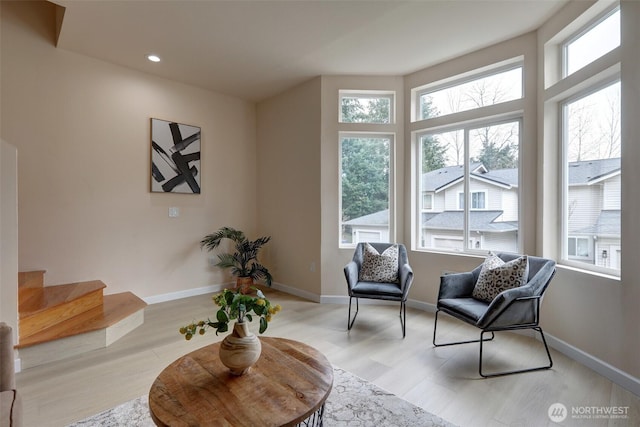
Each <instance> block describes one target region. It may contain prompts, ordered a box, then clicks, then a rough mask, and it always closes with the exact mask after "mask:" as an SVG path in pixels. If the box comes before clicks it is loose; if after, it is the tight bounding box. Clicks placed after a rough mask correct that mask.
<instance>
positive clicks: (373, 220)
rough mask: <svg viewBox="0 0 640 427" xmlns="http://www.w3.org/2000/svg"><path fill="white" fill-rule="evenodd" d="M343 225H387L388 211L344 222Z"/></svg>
mask: <svg viewBox="0 0 640 427" xmlns="http://www.w3.org/2000/svg"><path fill="white" fill-rule="evenodd" d="M344 225H383V226H386V225H389V209H385V210H382V211H378V212H374V213H372V214H369V215H364V216H360V217H358V218H354V219H352V220H349V221H345V222H344Z"/></svg>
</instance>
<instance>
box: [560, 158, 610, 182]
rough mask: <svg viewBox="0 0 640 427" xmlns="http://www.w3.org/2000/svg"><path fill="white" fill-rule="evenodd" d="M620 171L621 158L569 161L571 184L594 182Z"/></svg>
mask: <svg viewBox="0 0 640 427" xmlns="http://www.w3.org/2000/svg"><path fill="white" fill-rule="evenodd" d="M619 173H620V158H619V157H616V158H613V159H598V160H585V161H582V162H571V163H569V185H585V184H593V183H595V182H597V181H600V180H602V179H604V178H607V177H609V176H612V175H617V174H619Z"/></svg>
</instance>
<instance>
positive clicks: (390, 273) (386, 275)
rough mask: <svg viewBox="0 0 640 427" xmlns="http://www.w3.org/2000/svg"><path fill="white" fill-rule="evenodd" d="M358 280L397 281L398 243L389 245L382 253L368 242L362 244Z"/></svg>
mask: <svg viewBox="0 0 640 427" xmlns="http://www.w3.org/2000/svg"><path fill="white" fill-rule="evenodd" d="M360 280H361V281H363V282H385V283H394V282H397V281H398V245H391V246H389V247H388V248H387V249H385V251H384V252H382V254H379V253H378V251H377V250H376V249H375V248H374V247H373V246H371V245H370V244H369V243H365V245H364V253H363V260H362V267H360Z"/></svg>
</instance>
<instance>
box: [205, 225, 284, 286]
mask: <svg viewBox="0 0 640 427" xmlns="http://www.w3.org/2000/svg"><path fill="white" fill-rule="evenodd" d="M224 239H229V240H231V241H232V242H234V244H235V252H233V253H222V254H218V262H217V263H216V264H215V265H216V267H220V268H230V269H231V274H232V275H234V276H236V277H237V280H236V287H237V288H238V289H241V290H242V291H248V290H249V289H250V288H251V286H252V285H253V281H254V280H264V282H265V283H266V284H267V285H268V286H271V281H272V277H271V273H269V270H267V268H266V267H265V266H264V265H262V264H260V262H259V261H258V251H259V250H260V248H262V246H264V245H265V244H266V243H267V242H268V241H269V240H271V236H267V237H260V238H258V239H256V240H249V239H247V237H246V236H245V235H244V233H243V232H242V231H240V230H236V229H234V228H232V227H222V228H220V229H219V230H218V231H216V232H215V233H213V234H209V235H207V236H205V238H204V239H202V241H200V247H201V248H207V250H208V251H212V250H214V249H216V248H217V247H218V246H219V245H220V243H221V242H222V240H224Z"/></svg>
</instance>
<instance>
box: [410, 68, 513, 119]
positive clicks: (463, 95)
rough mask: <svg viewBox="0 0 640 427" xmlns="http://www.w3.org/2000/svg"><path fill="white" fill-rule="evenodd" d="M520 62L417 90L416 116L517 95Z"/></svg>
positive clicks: (485, 103)
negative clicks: (478, 75)
mask: <svg viewBox="0 0 640 427" xmlns="http://www.w3.org/2000/svg"><path fill="white" fill-rule="evenodd" d="M522 96H523V91H522V65H521V64H520V63H516V64H510V65H508V66H506V67H504V66H503V67H500V68H498V69H497V70H492V71H491V72H489V73H486V72H485V73H482V75H481V76H480V77H471V78H464V79H461V80H455V81H454V82H453V83H448V84H444V85H435V86H434V87H429V88H426V89H423V90H420V91H418V96H417V102H416V107H417V108H418V112H417V118H418V120H424V119H428V118H432V117H438V116H444V115H447V114H452V113H458V112H461V111H468V110H472V109H475V108H480V107H486V106H489V105H495V104H499V103H502V102H507V101H512V100H514V99H520V98H522Z"/></svg>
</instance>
